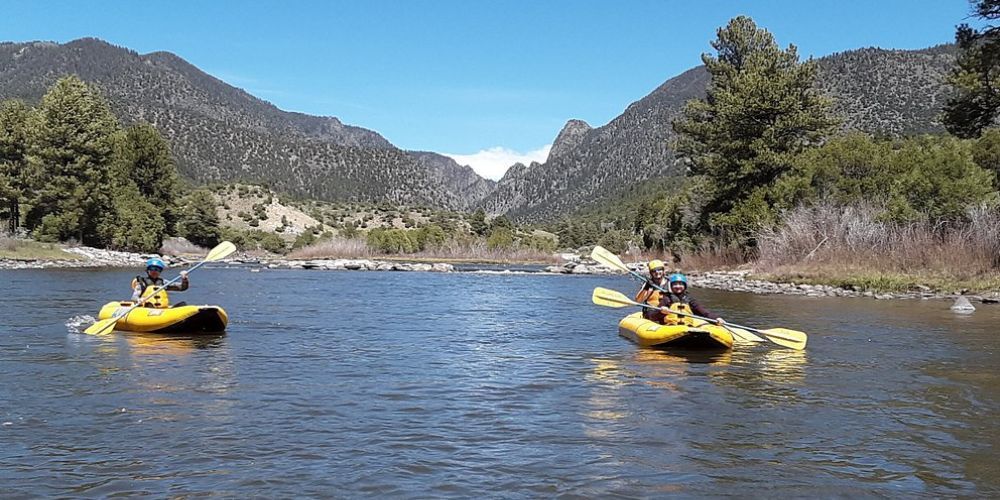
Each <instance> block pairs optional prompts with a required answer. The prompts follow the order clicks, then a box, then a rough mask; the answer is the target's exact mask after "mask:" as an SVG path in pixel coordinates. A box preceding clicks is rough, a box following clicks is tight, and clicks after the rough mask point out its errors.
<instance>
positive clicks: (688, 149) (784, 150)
mask: <svg viewBox="0 0 1000 500" xmlns="http://www.w3.org/2000/svg"><path fill="white" fill-rule="evenodd" d="M976 8H977V14H978V15H981V16H982V17H984V18H985V19H997V18H1000V1H996V0H983V1H980V2H978V3H977V4H976ZM957 39H958V43H959V46H960V48H961V49H962V52H961V53H960V56H959V58H958V63H957V65H956V68H955V70H954V72H953V74H952V77H951V79H950V83H951V84H952V85H953V86H954V87H955V89H956V94H955V96H954V97H953V98H952V100H951V101H950V102H949V103H948V104H947V105H946V106H944V108H943V109H942V110H941V113H942V119H943V121H944V123H945V125H946V128H947V130H948V131H949V132H950V135H948V134H945V135H921V136H911V137H872V136H870V135H866V134H864V133H862V132H857V131H850V130H846V129H845V128H844V127H843V126H842V123H840V121H839V120H838V119H837V117H836V116H835V115H834V114H833V112H832V111H831V109H832V104H833V103H832V102H831V100H830V99H829V98H828V97H827V96H825V95H823V93H822V92H821V91H820V90H819V89H818V88H817V85H816V70H817V68H816V63H815V61H813V60H812V59H809V60H806V61H800V58H799V56H798V54H797V50H796V47H795V46H794V45H789V46H788V47H786V48H781V47H779V46H778V44H777V43H776V42H775V40H774V37H773V36H772V35H771V33H770V32H768V31H767V30H765V29H763V28H760V27H758V26H757V25H756V24H755V23H754V21H753V20H752V19H750V18H749V17H745V16H740V17H737V18H734V19H732V20H731V21H730V22H729V23H728V24H727V25H726V26H725V27H723V28H720V29H719V30H718V32H717V37H716V39H715V40H714V41H712V43H711V45H712V48H713V49H714V53H712V54H704V55H703V56H702V60H703V62H704V64H705V67H706V69H707V71H708V73H709V75H710V77H711V82H710V84H709V87H708V90H707V94H706V95H705V97H704V98H702V99H696V100H691V101H689V102H688V103H687V104H686V106H685V107H684V109H683V111H682V113H681V114H680V116H678V117H677V118H676V119H675V120H674V122H673V123H672V125H673V128H674V130H675V132H677V134H678V139H677V140H676V142H674V143H673V144H671V146H672V147H673V148H674V149H675V151H677V154H678V156H679V158H680V161H681V162H683V164H684V165H685V167H686V173H685V175H683V176H679V177H673V178H658V179H653V180H651V181H648V182H647V184H649V185H650V186H651V188H650V189H642V188H639V189H635V190H634V191H635V192H634V193H633V194H631V195H628V196H624V197H622V198H620V199H617V200H611V201H609V202H608V203H607V204H606V205H604V206H602V207H597V208H595V209H592V210H589V211H588V212H586V213H582V214H580V216H579V217H573V218H568V219H566V220H563V221H561V222H559V223H557V224H554V225H552V227H551V228H550V230H552V231H554V232H556V233H557V234H559V235H560V243H563V242H564V241H565V242H569V241H572V242H573V243H576V244H594V243H600V244H602V245H605V246H609V248H612V247H617V249H618V250H624V249H625V247H627V246H628V245H629V244H631V245H634V246H638V247H641V248H646V249H657V250H665V251H670V252H672V253H674V254H675V255H680V254H684V253H689V252H692V251H694V252H697V251H699V249H706V248H715V249H719V248H729V249H737V250H738V251H740V252H742V253H743V254H744V256H745V257H746V258H753V256H754V255H755V252H756V249H757V244H758V241H757V239H758V236H759V235H760V234H762V232H764V231H765V230H770V229H773V228H774V227H775V226H776V225H778V224H780V223H781V220H782V217H783V214H786V213H789V211H790V210H792V209H794V208H796V207H803V206H810V205H813V204H818V203H823V204H831V203H832V204H835V205H837V206H843V207H848V206H857V205H859V204H865V205H866V206H871V207H874V208H873V210H876V211H877V212H878V213H877V215H876V216H877V218H878V219H880V220H884V221H891V222H895V223H899V224H906V223H913V222H922V223H927V224H928V226H931V227H941V228H945V227H954V226H955V225H961V224H963V223H967V222H968V220H969V219H968V217H969V215H968V214H969V213H970V211H971V210H973V209H977V208H983V207H986V208H988V209H990V210H994V211H995V210H996V208H997V206H998V205H1000V193H998V184H997V178H998V177H997V176H998V173H1000V129H998V128H996V126H997V117H998V115H1000V86H998V84H997V83H995V82H997V81H1000V80H998V79H997V78H996V75H997V71H998V69H1000V30H998V29H997V28H985V29H983V30H979V31H977V30H973V29H971V28H969V27H968V26H965V25H963V26H960V27H959V28H958V33H957ZM602 223H603V224H602ZM609 223H610V224H609ZM564 235H567V236H569V238H568V239H567V240H563V236H564Z"/></svg>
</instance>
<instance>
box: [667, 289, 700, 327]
mask: <svg viewBox="0 0 1000 500" xmlns="http://www.w3.org/2000/svg"><path fill="white" fill-rule="evenodd" d="M664 298H666V299H667V300H669V301H670V304H669V305H667V307H668V308H669V309H670V310H671V311H677V312H682V313H686V314H694V313H693V312H692V311H691V304H690V302H691V298H690V297H689V296H688V294H686V293H685V294H684V295H677V294H675V293H669V294H667V295H664ZM663 324H665V325H692V326H693V325H694V318H692V317H690V316H679V315H677V314H667V315H665V316H664V317H663Z"/></svg>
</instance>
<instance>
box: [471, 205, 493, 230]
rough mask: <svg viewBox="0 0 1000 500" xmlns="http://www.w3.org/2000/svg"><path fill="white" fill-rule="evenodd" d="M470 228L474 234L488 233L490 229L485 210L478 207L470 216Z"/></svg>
mask: <svg viewBox="0 0 1000 500" xmlns="http://www.w3.org/2000/svg"><path fill="white" fill-rule="evenodd" d="M469 228H470V229H471V230H472V232H473V234H478V235H479V236H485V235H486V233H487V231H489V224H487V223H486V211H485V210H483V209H482V208H478V209H476V211H475V212H473V213H472V215H471V216H469Z"/></svg>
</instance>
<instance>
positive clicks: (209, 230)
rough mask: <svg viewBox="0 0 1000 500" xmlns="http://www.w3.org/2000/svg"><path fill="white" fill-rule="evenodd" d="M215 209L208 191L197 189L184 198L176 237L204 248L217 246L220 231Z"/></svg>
mask: <svg viewBox="0 0 1000 500" xmlns="http://www.w3.org/2000/svg"><path fill="white" fill-rule="evenodd" d="M215 208H216V206H215V198H213V196H212V193H211V192H210V191H208V190H203V189H199V190H197V191H194V192H192V193H191V194H189V195H188V196H187V197H185V198H184V200H183V201H182V203H181V210H180V217H179V218H178V220H177V234H178V236H182V237H184V238H187V239H188V241H190V242H191V243H194V244H195V245H198V246H202V247H206V248H211V247H214V246H215V245H218V244H219V241H221V240H220V236H221V229H220V227H219V217H218V215H216V213H215ZM234 243H235V242H234Z"/></svg>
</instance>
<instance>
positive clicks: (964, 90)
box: [944, 0, 1000, 138]
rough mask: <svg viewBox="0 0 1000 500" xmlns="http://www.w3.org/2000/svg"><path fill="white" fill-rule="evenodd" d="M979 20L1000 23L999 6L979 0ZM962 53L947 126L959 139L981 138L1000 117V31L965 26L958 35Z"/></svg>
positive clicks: (946, 115) (953, 80)
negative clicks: (999, 82)
mask: <svg viewBox="0 0 1000 500" xmlns="http://www.w3.org/2000/svg"><path fill="white" fill-rule="evenodd" d="M975 6H976V16H977V17H979V18H980V19H983V20H988V21H996V20H997V19H1000V2H998V1H997V0H978V1H977V2H975ZM955 41H956V42H957V43H958V47H959V48H960V49H961V53H960V54H959V56H958V60H957V61H956V66H955V69H954V71H953V72H952V74H951V77H950V79H949V81H950V83H951V85H952V87H953V88H954V89H955V91H956V92H955V95H954V96H953V97H952V98H951V99H949V100H948V103H947V104H946V105H945V108H944V124H945V127H946V128H947V129H948V131H949V132H951V133H952V134H955V135H956V136H958V137H963V138H974V137H978V136H979V135H980V134H981V133H982V131H983V130H984V129H985V128H987V127H990V126H992V125H993V124H994V122H995V121H996V118H997V115H998V113H1000V84H998V83H997V74H998V72H1000V30H997V28H996V27H994V26H987V27H985V28H983V29H981V30H976V29H973V28H972V27H970V26H969V25H968V24H962V25H960V26H959V27H958V29H957V30H956V33H955Z"/></svg>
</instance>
